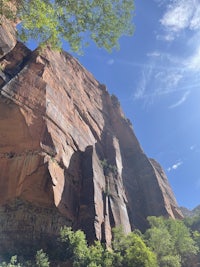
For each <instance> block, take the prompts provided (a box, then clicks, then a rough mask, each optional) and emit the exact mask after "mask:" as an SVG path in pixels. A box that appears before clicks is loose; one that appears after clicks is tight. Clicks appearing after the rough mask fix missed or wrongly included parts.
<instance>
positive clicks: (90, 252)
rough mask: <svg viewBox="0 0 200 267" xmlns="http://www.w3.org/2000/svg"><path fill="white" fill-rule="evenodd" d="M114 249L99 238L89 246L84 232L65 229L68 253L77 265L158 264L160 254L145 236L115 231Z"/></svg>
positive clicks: (139, 266) (133, 266)
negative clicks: (158, 254)
mask: <svg viewBox="0 0 200 267" xmlns="http://www.w3.org/2000/svg"><path fill="white" fill-rule="evenodd" d="M113 233H114V240H113V243H112V248H110V249H106V248H105V247H104V246H103V245H102V244H101V243H100V242H99V241H96V242H95V243H94V244H93V245H91V246H88V245H87V243H86V239H85V235H84V233H83V232H82V231H80V230H79V231H77V232H73V231H72V230H71V228H67V227H64V228H63V229H62V230H61V240H62V241H63V242H67V244H68V246H67V247H68V251H67V253H68V255H69V257H70V258H71V259H72V261H73V266H75V267H122V266H123V267H156V266H157V264H156V256H155V255H154V253H153V252H151V250H150V249H149V248H148V247H147V246H146V245H145V243H144V241H143V240H142V238H141V237H140V236H139V235H137V234H135V233H130V234H129V235H125V234H124V233H123V231H122V230H121V228H116V229H114V230H113Z"/></svg>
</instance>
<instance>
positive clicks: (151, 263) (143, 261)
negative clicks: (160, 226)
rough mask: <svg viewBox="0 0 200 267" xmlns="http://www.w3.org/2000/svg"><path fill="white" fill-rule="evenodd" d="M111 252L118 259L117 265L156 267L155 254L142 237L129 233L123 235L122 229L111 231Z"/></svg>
mask: <svg viewBox="0 0 200 267" xmlns="http://www.w3.org/2000/svg"><path fill="white" fill-rule="evenodd" d="M113 235H114V240H113V250H114V252H115V253H116V256H117V257H116V258H117V259H118V263H117V265H114V266H119V267H120V266H126V267H156V266H158V265H157V261H156V256H155V254H154V253H153V252H152V251H151V250H150V249H149V248H148V247H147V246H146V244H145V243H144V241H143V239H142V237H141V236H140V235H138V234H137V233H134V232H131V233H130V234H128V235H125V234H124V233H123V231H122V228H115V229H113Z"/></svg>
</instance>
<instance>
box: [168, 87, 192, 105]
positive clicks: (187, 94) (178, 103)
mask: <svg viewBox="0 0 200 267" xmlns="http://www.w3.org/2000/svg"><path fill="white" fill-rule="evenodd" d="M189 94H190V91H186V92H185V93H184V94H183V96H182V97H181V99H179V100H178V101H177V102H176V103H175V104H173V105H171V106H169V108H170V109H173V108H177V107H179V106H181V105H182V104H183V103H184V102H185V101H186V100H187V98H188V96H189Z"/></svg>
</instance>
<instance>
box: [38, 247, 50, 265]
mask: <svg viewBox="0 0 200 267" xmlns="http://www.w3.org/2000/svg"><path fill="white" fill-rule="evenodd" d="M35 262H36V266H37V267H49V264H50V263H49V259H48V256H47V254H46V253H45V252H44V251H43V250H42V249H41V250H38V251H37V253H36V256H35Z"/></svg>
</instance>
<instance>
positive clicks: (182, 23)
mask: <svg viewBox="0 0 200 267" xmlns="http://www.w3.org/2000/svg"><path fill="white" fill-rule="evenodd" d="M160 23H161V25H162V26H163V27H164V29H165V30H166V34H165V35H164V36H163V38H165V40H170V41H171V40H173V39H174V38H175V36H177V35H178V34H179V33H180V32H181V31H182V30H185V29H190V30H192V31H196V30H199V29H200V2H199V0H190V1H188V0H173V1H170V2H169V3H168V5H167V7H166V11H165V13H164V14H163V16H162V18H161V20H160Z"/></svg>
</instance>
